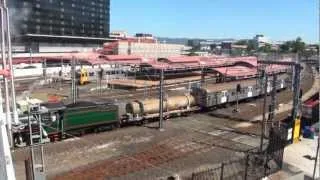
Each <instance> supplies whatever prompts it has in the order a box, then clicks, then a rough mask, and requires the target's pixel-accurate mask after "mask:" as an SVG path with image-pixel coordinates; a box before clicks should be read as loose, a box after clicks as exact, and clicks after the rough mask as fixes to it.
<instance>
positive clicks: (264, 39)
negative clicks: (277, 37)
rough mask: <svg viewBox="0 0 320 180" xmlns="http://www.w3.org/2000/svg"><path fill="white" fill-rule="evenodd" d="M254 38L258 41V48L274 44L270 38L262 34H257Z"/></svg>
mask: <svg viewBox="0 0 320 180" xmlns="http://www.w3.org/2000/svg"><path fill="white" fill-rule="evenodd" d="M253 40H254V41H255V42H256V45H257V47H258V48H260V47H263V46H265V45H266V44H272V42H271V41H270V39H269V38H267V37H265V36H264V35H262V34H258V35H256V36H255V37H254V38H253Z"/></svg>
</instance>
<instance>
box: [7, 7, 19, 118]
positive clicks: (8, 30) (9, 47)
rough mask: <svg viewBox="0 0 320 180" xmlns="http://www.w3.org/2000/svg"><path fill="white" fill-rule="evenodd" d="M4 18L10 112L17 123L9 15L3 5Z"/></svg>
mask: <svg viewBox="0 0 320 180" xmlns="http://www.w3.org/2000/svg"><path fill="white" fill-rule="evenodd" d="M5 10H6V11H5V12H6V18H7V23H6V24H7V46H8V62H9V69H10V72H11V73H10V90H11V105H12V113H13V122H14V124H18V123H19V119H18V111H17V103H16V89H15V84H14V71H13V65H12V47H11V31H10V17H9V14H10V13H9V8H8V7H5Z"/></svg>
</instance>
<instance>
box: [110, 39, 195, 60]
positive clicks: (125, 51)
mask: <svg viewBox="0 0 320 180" xmlns="http://www.w3.org/2000/svg"><path fill="white" fill-rule="evenodd" d="M190 49H191V47H188V46H185V45H180V44H164V43H141V42H128V41H120V42H119V44H118V46H117V47H116V50H115V51H116V54H119V55H138V56H143V57H146V58H165V57H169V56H178V55H181V54H183V53H184V52H185V51H186V50H190Z"/></svg>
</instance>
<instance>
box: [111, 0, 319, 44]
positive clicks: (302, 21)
mask: <svg viewBox="0 0 320 180" xmlns="http://www.w3.org/2000/svg"><path fill="white" fill-rule="evenodd" d="M110 9H111V12H110V13H111V30H126V31H127V32H128V33H130V34H134V33H136V32H145V33H152V34H154V35H155V36H162V37H194V38H229V37H232V38H237V39H240V38H251V37H253V36H254V35H255V34H260V33H261V34H264V35H266V36H268V37H269V38H271V39H272V40H289V39H294V38H296V37H297V36H300V37H302V39H303V40H305V41H307V42H316V41H318V22H319V20H318V15H319V12H318V0H111V8H110Z"/></svg>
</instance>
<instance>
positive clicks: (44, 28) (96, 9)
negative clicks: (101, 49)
mask: <svg viewBox="0 0 320 180" xmlns="http://www.w3.org/2000/svg"><path fill="white" fill-rule="evenodd" d="M9 2H10V6H9V7H10V11H11V24H12V37H13V40H14V42H17V43H24V44H26V48H27V49H28V48H31V49H32V50H34V51H41V48H45V49H48V47H51V46H52V47H54V46H57V47H58V46H60V47H61V46H66V47H67V46H68V44H69V46H70V47H75V45H74V44H76V46H84V45H85V44H89V45H92V46H93V45H95V46H97V45H101V44H103V42H105V41H106V40H108V39H107V38H108V36H109V27H110V24H109V23H110V13H109V12H110V11H109V10H110V0H90V1H88V0H11V1H9ZM70 44H73V45H70Z"/></svg>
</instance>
